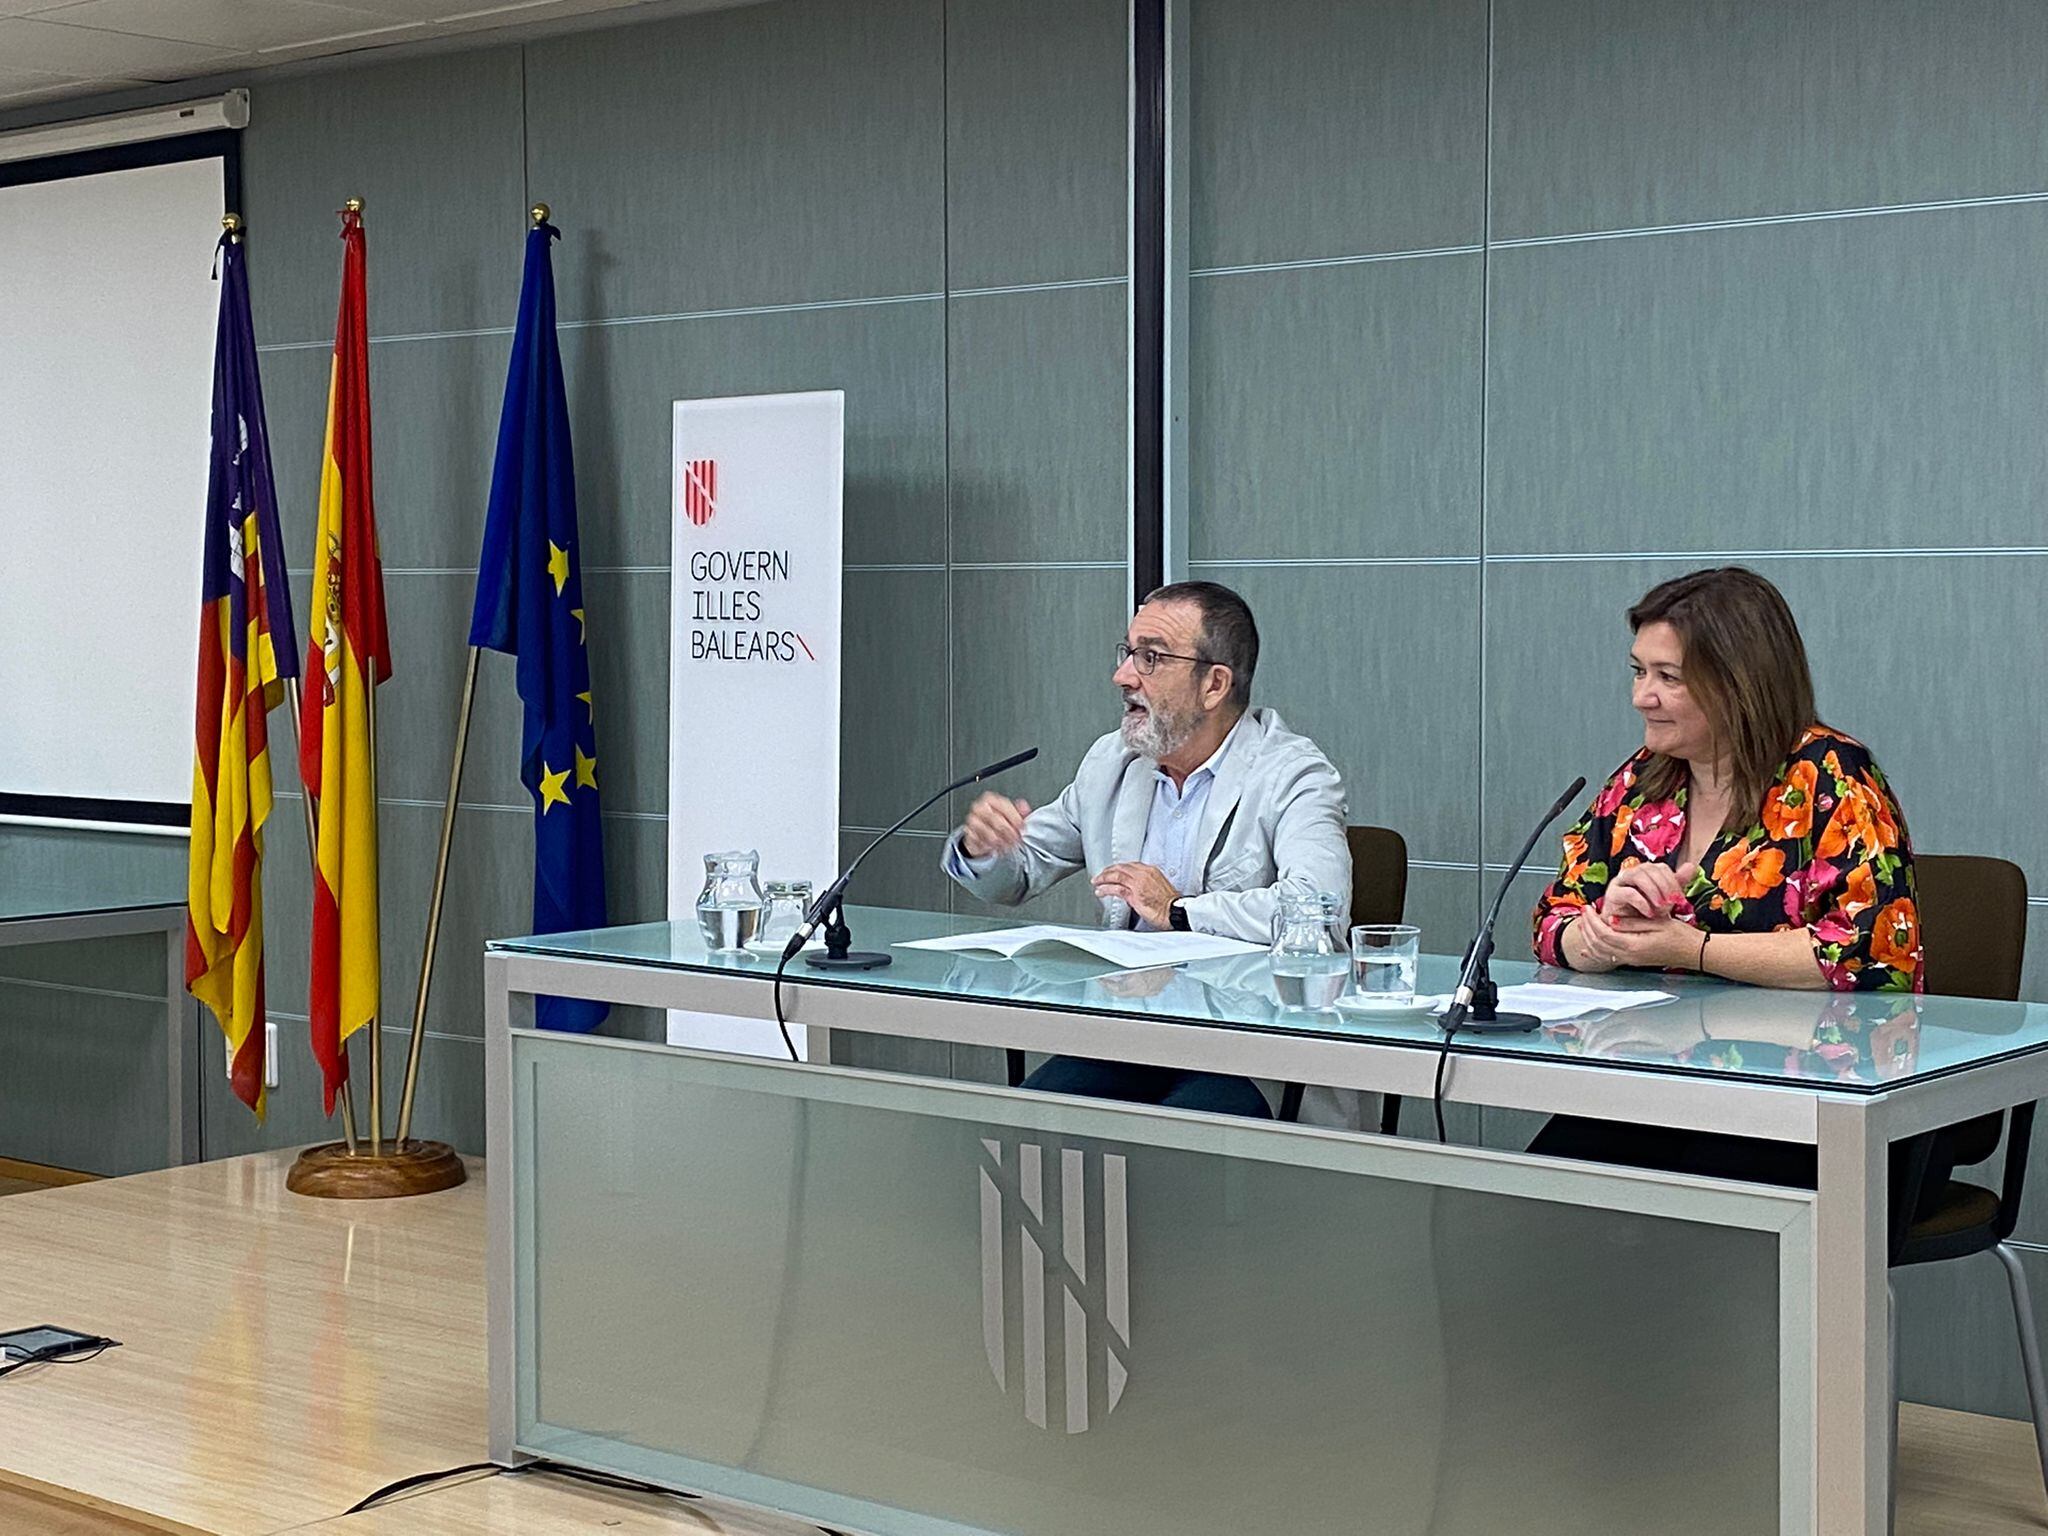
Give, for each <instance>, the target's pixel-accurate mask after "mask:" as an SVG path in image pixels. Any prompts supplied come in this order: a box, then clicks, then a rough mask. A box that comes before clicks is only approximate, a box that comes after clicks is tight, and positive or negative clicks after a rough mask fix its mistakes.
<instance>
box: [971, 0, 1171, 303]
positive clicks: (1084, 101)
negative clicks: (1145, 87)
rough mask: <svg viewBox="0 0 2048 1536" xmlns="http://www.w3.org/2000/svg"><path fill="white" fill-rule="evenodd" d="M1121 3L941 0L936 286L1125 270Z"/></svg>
mask: <svg viewBox="0 0 2048 1536" xmlns="http://www.w3.org/2000/svg"><path fill="white" fill-rule="evenodd" d="M1129 26H1130V23H1129V5H1128V3H1127V0H1035V3H1034V4H1032V5H1029V6H1018V5H1015V4H1011V3H1008V0H948V3H947V5H946V224H947V252H946V261H947V280H948V283H949V286H951V287H953V288H955V289H960V288H980V287H989V286H994V285H997V284H1007V283H1046V282H1057V281H1061V280H1064V279H1071V278H1077V277H1107V276H1109V275H1110V274H1112V273H1118V272H1122V271H1123V270H1124V269H1125V266H1126V253H1125V244H1124V242H1125V227H1126V223H1127V218H1126V212H1127V202H1128V192H1127V188H1126V182H1125V172H1126V161H1127V159H1128V151H1127V149H1126V143H1125V140H1126V135H1127V132H1128V129H1127V122H1128V114H1129V110H1130V108H1129V97H1130V82H1129V76H1128V74H1127V67H1128V59H1127V56H1128V53H1129V48H1130V43H1129Z"/></svg>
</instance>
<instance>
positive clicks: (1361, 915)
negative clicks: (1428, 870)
mask: <svg viewBox="0 0 2048 1536" xmlns="http://www.w3.org/2000/svg"><path fill="white" fill-rule="evenodd" d="M1344 841H1345V842H1347V843H1349V844H1350V845H1351V921H1352V922H1354V923H1360V924H1363V923H1398V922H1400V921H1401V914H1402V913H1403V912H1404V911H1405V910H1406V909H1407V906H1408V844H1407V841H1406V840H1405V839H1404V838H1403V837H1402V836H1401V834H1400V833H1398V832H1396V831H1395V830H1394V829H1393V828H1392V827H1346V828H1345V829H1344Z"/></svg>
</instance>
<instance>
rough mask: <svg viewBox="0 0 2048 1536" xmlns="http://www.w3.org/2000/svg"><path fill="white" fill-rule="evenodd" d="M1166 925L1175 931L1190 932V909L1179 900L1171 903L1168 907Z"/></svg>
mask: <svg viewBox="0 0 2048 1536" xmlns="http://www.w3.org/2000/svg"><path fill="white" fill-rule="evenodd" d="M1166 926H1167V927H1169V928H1171V929H1172V930H1173V931H1174V932H1175V933H1187V932H1189V931H1190V930H1189V928H1188V909H1187V908H1186V907H1184V906H1182V905H1181V904H1180V903H1179V902H1178V901H1174V902H1171V903H1169V904H1168V906H1167V908H1166Z"/></svg>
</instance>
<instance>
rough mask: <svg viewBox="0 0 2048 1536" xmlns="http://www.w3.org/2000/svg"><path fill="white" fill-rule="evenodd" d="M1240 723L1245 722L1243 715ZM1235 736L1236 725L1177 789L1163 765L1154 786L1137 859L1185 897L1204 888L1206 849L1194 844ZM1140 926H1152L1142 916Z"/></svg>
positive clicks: (1148, 927) (1144, 927)
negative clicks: (1201, 861)
mask: <svg viewBox="0 0 2048 1536" xmlns="http://www.w3.org/2000/svg"><path fill="white" fill-rule="evenodd" d="M1238 724H1240V725H1241V724H1243V717H1242V716H1240V717H1239V720H1238ZM1236 738H1237V726H1236V725H1233V726H1231V728H1230V734H1229V735H1228V736H1225V737H1224V738H1223V745H1222V746H1220V747H1218V748H1217V749H1216V750H1215V751H1214V752H1212V753H1211V754H1210V755H1209V760H1208V761H1207V762H1206V763H1204V764H1202V766H1201V767H1199V768H1197V769H1196V770H1195V771H1194V772H1193V773H1191V774H1189V775H1188V776H1187V778H1186V780H1185V781H1183V782H1182V784H1181V785H1180V787H1179V788H1178V789H1176V788H1175V787H1174V783H1173V778H1172V776H1171V775H1169V774H1168V773H1167V771H1166V770H1165V769H1164V768H1161V769H1160V770H1158V778H1157V779H1156V780H1155V781H1154V783H1153V785H1152V810H1151V812H1150V813H1149V814H1148V815H1147V816H1146V818H1145V846H1144V849H1143V851H1142V852H1140V853H1139V855H1138V862H1139V863H1141V864H1150V865H1151V866H1152V867H1153V868H1154V869H1156V870H1158V871H1159V873H1161V874H1162V875H1164V876H1166V879H1167V883H1168V884H1170V885H1171V886H1172V887H1173V888H1174V889H1175V890H1176V891H1179V892H1180V893H1181V895H1183V896H1192V895H1194V894H1195V893H1196V892H1197V891H1198V890H1199V889H1200V887H1201V880H1202V871H1201V869H1200V867H1199V865H1198V863H1197V861H1198V860H1199V859H1200V858H1201V857H1202V854H1203V852H1204V850H1203V849H1201V848H1198V847H1196V846H1195V834H1196V833H1197V832H1198V831H1199V830H1200V828H1201V825H1202V812H1203V810H1204V809H1205V808H1206V807H1207V806H1208V804H1209V786H1210V785H1212V784H1214V783H1215V782H1216V765H1217V764H1218V763H1221V762H1222V761H1223V754H1224V753H1226V752H1228V751H1229V750H1230V744H1231V742H1232V741H1234V740H1236ZM1137 926H1138V927H1140V928H1142V929H1150V928H1151V927H1152V926H1153V925H1152V924H1151V923H1148V922H1146V921H1145V920H1144V919H1143V918H1140V919H1139V920H1138V924H1137Z"/></svg>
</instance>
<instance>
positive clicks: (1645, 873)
mask: <svg viewBox="0 0 2048 1536" xmlns="http://www.w3.org/2000/svg"><path fill="white" fill-rule="evenodd" d="M1699 872H1700V867H1699V865H1697V864H1681V865H1679V866H1678V868H1677V870H1675V871H1674V870H1672V869H1671V868H1670V866H1669V865H1665V864H1655V863H1652V864H1631V865H1630V866H1629V867H1628V868H1627V869H1624V870H1623V871H1622V872H1621V873H1620V874H1618V875H1616V876H1615V877H1614V879H1613V881H1612V882H1611V883H1610V884H1609V885H1608V887H1607V894H1606V895H1604V896H1603V897H1601V898H1600V910H1601V911H1602V912H1604V913H1606V914H1607V920H1608V921H1609V922H1610V923H1612V924H1613V925H1614V926H1615V927H1617V928H1620V929H1622V930H1623V931H1625V932H1628V931H1633V932H1637V933H1642V932H1647V931H1649V930H1651V929H1653V928H1656V927H1658V926H1659V925H1660V924H1662V923H1663V922H1665V921H1666V920H1667V919H1668V918H1670V916H1671V915H1672V912H1673V911H1674V910H1675V909H1676V908H1677V907H1678V905H1679V904H1680V903H1681V902H1684V901H1685V888H1686V887H1687V886H1688V885H1691V884H1692V882H1693V877H1694V876H1696V875H1697V874H1698V873H1699Z"/></svg>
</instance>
